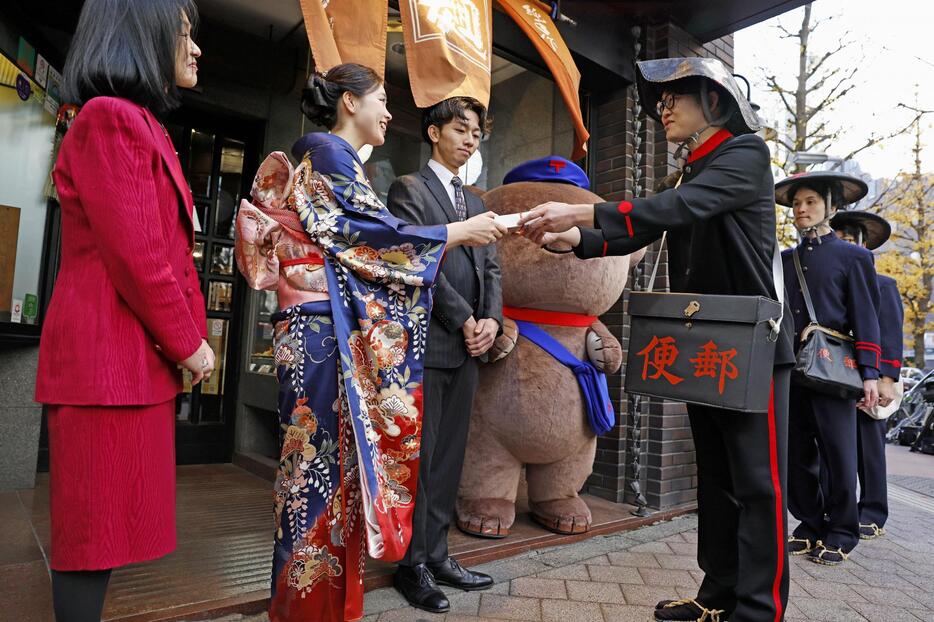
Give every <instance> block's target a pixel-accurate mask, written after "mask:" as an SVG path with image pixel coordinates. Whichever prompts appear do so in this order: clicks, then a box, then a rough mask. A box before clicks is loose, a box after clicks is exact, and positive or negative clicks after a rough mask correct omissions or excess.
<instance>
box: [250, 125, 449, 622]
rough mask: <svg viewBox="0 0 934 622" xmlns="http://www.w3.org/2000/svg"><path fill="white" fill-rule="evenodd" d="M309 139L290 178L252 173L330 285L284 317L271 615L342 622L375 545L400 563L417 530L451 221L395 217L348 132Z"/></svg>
mask: <svg viewBox="0 0 934 622" xmlns="http://www.w3.org/2000/svg"><path fill="white" fill-rule="evenodd" d="M309 144H310V150H309V152H308V153H307V155H306V157H305V158H304V159H303V161H302V162H301V164H300V165H299V166H298V167H297V168H296V169H295V170H294V172H292V171H291V169H290V168H289V172H290V175H289V176H288V178H289V179H290V180H291V181H290V182H287V181H286V178H285V177H284V176H283V175H282V174H281V171H279V172H278V173H276V172H275V167H265V168H264V169H261V170H263V172H264V174H263V178H262V179H260V178H257V180H256V182H255V184H254V200H259V198H264V199H265V200H267V202H269V203H273V202H274V203H275V204H276V205H275V208H276V209H283V210H291V211H292V212H293V213H295V214H297V216H298V219H297V220H298V222H300V223H301V226H303V227H304V229H305V231H307V234H308V239H309V241H310V242H311V243H312V244H313V245H314V246H315V247H317V248H318V249H320V251H321V252H322V253H323V255H324V270H325V272H326V275H327V290H328V292H329V296H330V300H329V301H322V302H309V303H303V304H299V305H295V306H292V307H290V308H288V309H286V310H284V311H282V312H280V313H279V314H277V316H276V318H275V319H276V320H277V324H276V338H275V344H274V348H273V351H274V356H275V360H276V363H277V365H278V368H277V369H278V375H279V383H280V393H279V415H280V426H281V427H280V441H281V455H280V461H279V469H278V474H277V480H276V485H275V493H274V505H275V529H276V532H275V555H274V563H273V594H272V599H271V602H270V610H269V614H270V619H271V620H273V621H277V620H298V619H309V620H311V619H313V620H326V621H328V622H331V621H333V622H337V621H339V620H355V619H358V618H360V617H362V615H363V567H364V563H365V553H369V554H370V555H371V556H372V557H375V558H379V559H385V560H387V561H395V560H397V559H399V558H401V557H402V556H403V555H404V553H405V550H406V548H407V547H408V544H409V541H410V539H411V527H412V525H411V517H412V510H413V505H414V501H415V491H416V477H417V474H418V459H419V447H420V440H421V409H422V361H423V360H424V353H425V339H426V336H427V329H428V320H429V315H430V312H431V285H432V283H433V281H434V278H435V275H436V273H437V270H438V267H439V263H440V260H441V256H442V253H443V250H444V246H445V242H446V232H445V230H444V228H443V227H413V226H410V225H408V224H405V223H403V222H402V221H399V220H398V219H396V218H395V217H394V216H393V215H392V214H390V213H389V212H388V211H387V210H386V208H385V207H384V206H383V204H382V203H381V202H380V201H379V199H378V198H377V196H376V195H375V193H374V192H373V190H372V188H371V187H370V185H369V182H368V181H367V179H366V175H365V174H364V171H363V165H362V163H361V162H360V161H359V159H358V157H357V155H356V153H355V152H354V150H353V149H352V148H351V147H350V145H349V144H347V143H346V142H344V141H343V140H342V139H340V138H338V137H336V136H332V135H329V134H318V135H315V139H314V140H312V141H310V143H309ZM273 157H275V158H276V160H277V161H278V162H279V163H281V162H283V160H284V161H285V162H286V164H287V165H288V163H287V159H285V158H284V156H283V155H282V154H274V155H273V156H270V158H273ZM268 161H269V160H267V162H268ZM288 166H289V167H290V166H291V165H288ZM278 168H279V169H281V168H282V167H281V166H279V167H278ZM274 173H275V174H274ZM257 195H258V196H257Z"/></svg>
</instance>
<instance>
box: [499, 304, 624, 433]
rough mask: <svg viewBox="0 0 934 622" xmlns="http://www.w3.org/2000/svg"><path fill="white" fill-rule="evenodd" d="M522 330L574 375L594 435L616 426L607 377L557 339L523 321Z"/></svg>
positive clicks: (519, 326) (520, 326)
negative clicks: (569, 350)
mask: <svg viewBox="0 0 934 622" xmlns="http://www.w3.org/2000/svg"><path fill="white" fill-rule="evenodd" d="M514 321H515V322H516V326H518V328H519V334H520V335H521V336H523V337H525V338H526V339H528V340H529V341H531V342H532V343H534V344H535V345H537V346H538V347H539V348H541V349H542V350H544V351H545V352H547V353H548V354H550V355H551V356H553V357H554V358H555V359H556V360H557V361H558V362H559V363H561V364H562V365H564V366H566V367H567V368H569V369H570V370H571V371H572V372H574V376H575V377H576V378H577V384H579V385H580V388H581V393H582V394H583V396H584V407H585V408H586V410H587V422H588V423H589V424H590V428H591V429H592V430H593V432H594V434H596V435H597V436H600V435H601V434H606V433H607V432H609V431H610V430H612V429H613V426H614V425H616V412H615V411H614V410H613V403H612V402H611V401H610V391H609V389H608V388H607V384H606V374H604V373H603V372H601V371H599V370H597V368H596V367H594V366H593V364H592V363H590V362H587V361H581V360H579V359H578V358H577V357H576V356H574V355H573V354H571V353H570V352H568V350H567V348H565V347H564V346H563V345H561V343H559V342H558V340H557V339H555V338H554V337H552V336H551V335H549V334H548V333H546V332H545V331H544V330H542V329H541V328H539V327H538V326H536V325H535V324H532V323H531V322H525V321H522V320H514Z"/></svg>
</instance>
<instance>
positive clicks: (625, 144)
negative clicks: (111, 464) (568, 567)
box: [0, 0, 803, 511]
mask: <svg viewBox="0 0 934 622" xmlns="http://www.w3.org/2000/svg"><path fill="white" fill-rule="evenodd" d="M259 4H260V3H250V2H246V1H244V0H204V1H203V2H201V3H199V6H200V7H201V12H202V18H203V19H202V24H201V28H200V31H199V33H198V43H199V45H200V46H201V48H202V50H203V51H204V56H203V58H202V60H201V62H200V67H201V69H200V72H199V74H200V81H199V85H198V87H197V89H195V90H194V91H191V92H186V93H185V94H184V103H183V106H182V108H181V109H180V110H178V111H176V112H175V113H173V114H172V115H171V116H170V117H169V118H168V119H166V127H167V128H168V129H169V131H170V133H171V135H172V139H173V142H174V144H175V146H176V149H177V150H178V153H179V157H180V159H181V162H182V165H183V168H184V169H185V171H186V174H187V177H188V181H189V184H190V185H191V188H192V192H193V194H194V196H195V203H196V211H197V212H198V221H199V223H200V229H201V230H200V231H199V232H198V234H197V236H196V238H197V242H198V247H197V251H198V252H196V267H197V268H198V270H199V274H200V275H201V282H202V291H203V294H204V298H205V301H206V304H207V307H208V309H207V311H208V318H209V326H208V332H209V336H210V340H211V343H212V346H213V347H214V348H215V350H216V351H217V352H218V353H219V355H218V361H219V362H222V365H223V367H218V373H216V374H215V378H214V379H213V381H212V383H209V384H206V385H203V386H200V387H197V388H195V389H194V390H190V391H186V392H185V393H184V394H182V395H181V396H179V398H178V400H177V409H176V410H177V427H176V432H177V443H176V449H177V456H178V461H179V463H185V464H190V463H207V462H231V461H232V462H234V463H237V464H239V465H241V466H243V467H245V468H248V469H249V470H251V471H254V472H256V473H260V474H264V475H266V476H269V477H271V476H272V469H270V468H269V467H271V465H272V464H274V461H275V460H276V459H277V457H278V448H277V444H276V434H277V427H278V423H277V418H276V416H275V408H276V392H277V388H276V382H275V377H274V376H273V372H274V367H273V362H272V358H271V336H272V325H271V324H270V322H269V314H270V312H271V311H273V310H274V305H275V297H274V295H272V296H270V295H269V294H268V293H265V292H253V291H251V290H249V289H248V288H247V287H246V285H245V283H244V282H243V280H242V279H241V278H240V277H239V275H238V274H237V271H236V266H235V265H234V261H233V229H232V223H233V220H234V217H235V214H236V209H237V206H238V205H239V200H240V198H242V197H245V196H248V193H249V188H250V184H251V182H252V175H253V171H255V170H256V168H257V166H258V164H259V162H260V161H261V159H262V158H263V157H264V156H265V154H267V153H269V152H271V151H276V150H279V151H285V152H286V153H288V152H289V151H290V147H291V145H292V143H293V142H294V141H295V140H296V139H297V138H298V137H299V136H301V135H302V134H304V133H305V132H308V131H311V130H314V129H317V128H313V127H311V126H309V125H308V124H307V122H306V121H305V120H304V119H303V117H302V115H301V112H300V109H299V101H300V97H301V90H302V87H303V86H304V82H305V78H306V75H307V72H308V70H309V67H311V66H312V59H311V58H310V53H309V51H308V44H307V40H306V38H305V34H304V29H303V28H302V27H301V22H300V19H301V15H300V12H299V10H298V2H295V3H294V5H295V6H294V7H291V8H288V9H284V8H281V7H279V8H277V7H275V6H270V7H259V6H254V5H259ZM637 4H638V7H636V8H629V7H628V5H629V3H610V2H570V1H569V2H565V3H563V6H562V9H561V10H562V12H563V13H565V14H567V15H568V16H569V17H571V18H572V19H573V20H574V21H575V22H576V26H571V25H567V24H562V25H559V30H560V32H561V34H562V36H564V38H565V40H566V42H567V44H568V46H569V48H570V49H571V51H572V52H573V54H574V57H575V60H576V62H577V64H578V67H579V69H580V71H581V75H582V79H581V93H580V94H581V102H582V109H583V113H584V119H585V122H586V124H587V127H588V130H589V131H590V133H591V140H590V143H589V154H588V156H587V157H586V159H585V160H584V161H582V162H581V164H582V166H583V167H584V169H585V170H586V171H587V173H588V175H589V177H590V179H591V182H592V186H593V188H594V190H595V191H596V193H597V194H599V195H600V196H602V197H603V198H605V199H607V200H617V199H625V198H630V197H632V196H645V195H646V194H647V193H650V192H651V189H652V187H653V186H654V183H655V181H656V180H658V179H660V178H662V177H664V176H665V175H667V174H668V173H669V172H670V171H671V170H672V166H673V159H672V156H671V150H670V148H669V146H668V144H667V143H666V141H665V140H664V135H663V133H662V132H661V129H660V128H659V127H658V126H657V124H656V123H655V122H653V121H652V120H651V119H648V118H647V117H646V115H645V113H644V111H643V110H642V109H641V108H640V104H639V102H638V101H636V99H635V97H634V89H633V87H632V83H633V62H634V61H635V60H637V59H652V58H664V57H668V56H688V55H701V56H713V57H716V58H719V59H720V60H722V61H723V62H724V63H726V64H727V65H728V66H732V58H733V48H732V45H733V43H732V41H733V40H732V36H731V35H730V34H729V33H731V32H733V31H735V30H736V29H738V28H741V27H744V26H747V25H750V24H752V23H755V22H757V21H760V20H762V19H766V18H768V17H771V16H773V15H777V14H778V13H781V12H784V11H787V10H790V9H792V8H795V7H796V6H800V5H801V4H803V2H801V1H799V0H795V1H790V2H774V1H773V2H768V1H765V0H757V1H750V2H732V1H731V2H723V3H717V7H716V8H715V9H714V8H709V7H697V6H694V5H696V4H698V3H690V2H687V1H678V2H643V3H637ZM397 9H398V6H397V3H395V2H390V14H389V32H388V34H387V39H388V40H387V63H386V82H387V91H388V93H389V101H390V109H391V111H392V113H393V116H394V120H393V122H392V124H391V125H390V130H389V134H388V137H387V143H386V145H384V146H383V147H380V148H378V149H376V150H374V151H373V153H372V155H370V157H369V160H368V161H367V172H368V174H369V176H370V178H371V180H372V181H373V185H374V187H375V189H376V190H377V192H379V193H382V194H383V195H385V192H386V191H387V190H388V187H389V184H390V183H391V182H392V180H393V179H394V178H395V177H396V176H398V175H402V174H406V173H410V172H413V171H416V170H418V169H419V168H420V167H421V165H422V164H423V163H424V161H425V160H426V159H427V157H428V148H427V146H425V145H424V144H423V143H422V142H421V138H420V129H419V123H420V113H419V111H418V109H417V108H416V107H415V104H414V101H413V99H412V95H411V92H410V89H409V85H408V78H407V75H406V71H405V57H404V54H405V49H404V46H403V45H402V33H401V29H400V26H399V23H398V22H399V13H398V10H397ZM79 10H80V3H72V2H67V1H65V0H9V2H5V3H4V6H3V7H2V8H0V53H2V58H0V60H4V61H6V62H7V64H8V65H10V64H12V66H13V68H12V69H11V70H9V71H7V72H6V73H9V74H11V78H10V81H11V82H12V84H10V85H8V84H7V80H6V79H4V85H5V86H10V87H11V88H10V89H3V90H2V93H0V143H2V145H3V147H0V175H2V177H0V488H25V487H30V486H32V485H33V482H34V479H35V473H36V471H37V469H39V470H43V469H45V468H46V466H47V452H45V451H44V449H43V448H44V447H45V440H44V434H43V432H42V408H41V406H40V405H38V404H36V403H35V402H33V401H32V396H33V387H34V376H35V367H36V357H37V351H38V338H39V334H40V331H41V323H42V315H43V313H44V310H45V309H46V307H47V305H48V300H49V296H50V295H51V292H52V290H53V288H54V278H55V271H56V266H57V261H58V245H59V242H58V236H59V231H58V220H57V204H56V202H55V200H54V198H50V197H49V195H48V188H47V187H46V186H47V184H46V182H47V179H48V174H49V171H50V169H51V166H52V153H53V146H54V143H55V141H56V137H57V136H58V133H57V132H56V127H55V116H54V114H53V113H51V112H49V111H47V110H46V107H52V106H53V104H54V103H55V90H54V89H55V85H54V80H53V81H50V80H49V78H48V77H47V76H46V77H45V81H44V84H43V83H42V80H40V78H42V77H43V76H42V75H41V72H42V69H41V67H36V66H35V63H36V62H38V57H39V56H41V57H42V58H43V59H44V60H45V61H46V62H47V64H48V65H49V66H50V67H51V68H53V69H57V70H58V71H60V70H61V68H62V66H63V64H64V58H65V55H66V53H67V45H68V41H69V40H70V33H72V32H73V30H74V25H75V24H76V22H77V16H78V12H79ZM493 44H494V58H493V86H492V97H491V105H490V109H491V113H492V115H493V117H494V131H493V133H492V134H491V136H490V137H489V138H488V139H487V140H486V141H484V143H483V144H482V146H481V148H480V160H481V161H479V162H475V163H474V164H472V165H471V166H474V167H475V168H474V169H468V177H472V179H468V181H470V182H472V183H473V184H474V185H476V186H478V187H479V188H481V189H489V188H493V187H495V186H497V185H499V184H500V183H501V182H502V178H503V175H504V174H505V173H506V172H507V171H508V170H509V169H511V168H512V167H513V166H515V165H516V164H519V163H520V162H523V161H525V160H528V159H532V158H537V157H543V156H547V155H551V154H559V155H567V154H569V153H570V151H571V146H572V141H573V127H572V125H571V122H570V119H569V117H568V115H567V112H566V110H565V108H564V104H563V103H562V100H561V96H560V93H559V92H558V89H557V88H556V86H555V84H554V82H553V80H552V78H551V75H550V73H549V71H548V70H547V68H546V67H545V65H544V62H543V61H542V60H541V58H540V56H539V55H538V53H537V52H536V51H535V49H534V47H533V46H532V44H531V42H530V41H529V40H528V39H527V37H526V35H524V34H523V33H522V31H521V30H520V29H519V28H518V27H517V26H516V25H515V24H514V23H513V22H511V21H510V20H509V18H508V17H507V16H506V15H504V14H503V13H500V12H499V11H494V15H493ZM30 48H32V49H33V50H34V52H35V58H34V59H33V61H32V64H31V63H30V62H29V61H28V57H29V56H30V54H29V49H30ZM23 54H25V56H26V58H25V59H23V58H21V57H22V56H23ZM24 60H25V64H23V63H21V62H20V61H24ZM0 73H2V72H0ZM6 73H3V74H2V75H4V76H6ZM21 75H22V78H20V76H21ZM50 75H53V77H54V74H50ZM18 78H20V79H19V83H20V85H22V83H23V80H26V81H28V82H29V83H30V89H31V92H32V94H31V95H30V97H27V98H26V100H25V101H24V100H23V98H22V97H21V94H20V93H17V91H16V82H17V79H18ZM13 97H18V98H19V99H13ZM26 107H29V108H26ZM23 119H28V120H30V122H29V123H23ZM24 128H31V130H30V131H31V133H30V134H28V135H26V134H24V133H23V132H25V131H26V130H25V129H24ZM14 164H15V165H16V166H14ZM17 167H18V168H17ZM6 208H13V209H10V210H8V209H6ZM14 209H15V210H16V214H15V216H16V225H15V227H14V225H13V224H11V223H13V221H14V214H13V210H14ZM9 240H14V241H15V247H16V250H15V251H12V252H11V251H10V249H9ZM657 252H658V251H657V249H653V250H652V251H650V252H649V253H648V255H647V261H646V262H644V263H643V265H650V264H649V262H651V261H653V260H654V257H655V255H656V253H657ZM664 260H665V256H664V252H663V255H662V264H661V268H660V274H661V275H663V276H664V274H665V273H666V272H665V263H664ZM642 272H643V271H642V268H641V267H636V268H635V269H634V274H633V275H632V276H633V278H632V279H631V283H632V287H635V288H640V287H644V286H645V281H646V279H645V278H644V276H643V273H642ZM4 279H6V280H8V281H10V283H11V284H10V286H9V287H7V289H4V283H5V281H4ZM661 283H662V285H664V284H665V283H664V279H663V280H662V282H661ZM8 290H9V291H8ZM27 294H31V296H32V298H29V300H30V303H29V304H28V305H27V304H26V300H27ZM627 294H628V291H627ZM16 301H19V303H20V306H22V307H29V308H28V314H27V313H24V312H22V311H21V312H20V313H19V314H18V315H16V314H14V313H13V310H14V309H13V307H14V306H15V304H14V303H15V302H16ZM626 301H627V295H624V296H623V298H622V299H621V300H620V301H619V302H618V303H617V305H616V306H615V307H614V308H613V309H612V310H611V311H610V312H609V313H607V314H606V315H605V316H604V317H603V318H602V319H603V321H604V323H605V324H607V326H609V327H610V329H611V331H613V333H614V334H615V335H616V336H617V338H619V340H620V342H621V343H622V344H623V345H624V348H625V346H626V343H627V335H628V324H627V319H626V314H625V309H626ZM25 310H26V309H23V311H25ZM80 322H81V318H76V330H80ZM611 391H612V395H613V399H614V402H615V406H616V410H617V413H618V415H619V417H618V424H617V426H616V427H615V428H614V429H613V430H612V431H611V432H610V433H609V434H607V435H605V436H604V437H602V438H600V439H599V443H598V452H597V459H596V462H595V465H594V472H593V475H592V476H591V478H590V479H589V481H588V484H587V488H588V491H589V492H590V493H591V494H594V495H598V496H601V497H604V498H607V499H610V500H613V501H616V502H627V503H633V504H636V505H639V506H640V507H642V506H644V507H645V508H646V511H651V510H654V509H666V508H671V507H674V506H678V505H682V504H685V503H689V502H691V501H693V500H694V498H695V491H696V474H695V467H694V456H693V444H692V442H691V433H690V428H689V425H688V421H687V415H686V411H685V409H684V407H683V405H680V404H673V403H664V402H661V401H659V400H655V399H641V398H639V397H637V396H629V395H627V394H626V393H625V391H624V390H623V375H622V374H619V375H616V376H614V377H612V378H611Z"/></svg>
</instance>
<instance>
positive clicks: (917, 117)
mask: <svg viewBox="0 0 934 622" xmlns="http://www.w3.org/2000/svg"><path fill="white" fill-rule="evenodd" d="M901 105H902V104H899V106H901ZM904 107H905V108H908V106H904ZM922 116H924V112H923V111H922V112H919V113H918V114H916V115H915V117H914V118H913V119H912V120H911V122H910V123H908V124H906V125H904V126H902V127H900V128H899V129H897V130H895V131H894V132H891V133H889V134H886V135H885V136H878V137H877V136H876V135H875V134H873V135H872V136H870V137H869V139H868V140H867V141H866V142H865V143H864V144H863V146H862V147H859V148H857V149H854V150H853V151H851V152H849V153H848V154H846V155H845V156H843V159H844V160H849V159H851V158H853V156H855V155H856V154H857V153H860V152H862V151H865V150H866V149H869V148H870V147H874V146H875V145H878V144H879V143H881V142H883V141H886V140H889V139H890V138H895V137H896V136H900V135H902V134H905V133H906V132H908V130H910V129H911V128H912V126H913V125H914V124H915V123H916V122H918V121H919V120H920V119H921V117H922Z"/></svg>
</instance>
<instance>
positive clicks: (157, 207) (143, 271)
mask: <svg viewBox="0 0 934 622" xmlns="http://www.w3.org/2000/svg"><path fill="white" fill-rule="evenodd" d="M195 20H196V9H195V7H194V5H193V4H191V2H189V1H187V0H87V1H86V2H85V4H84V8H83V10H82V12H81V17H80V20H79V22H78V28H77V31H76V33H75V37H74V40H73V41H72V46H71V49H70V51H69V55H68V60H67V62H66V64H65V101H67V102H70V103H75V104H77V105H79V106H81V111H80V112H79V114H78V116H77V118H76V119H75V121H74V123H73V124H72V126H71V129H70V130H69V131H68V134H67V135H66V137H65V139H64V141H63V142H62V146H61V150H60V152H59V157H58V161H57V162H56V165H55V171H54V173H53V175H54V179H55V183H56V186H57V188H58V193H59V196H60V200H61V207H62V250H61V253H62V258H61V269H60V272H59V275H58V280H57V282H56V285H55V292H54V294H53V296H52V301H51V304H50V307H49V311H48V315H47V319H46V323H45V327H44V329H43V333H42V341H41V345H40V351H39V371H38V378H37V382H36V400H37V401H39V402H42V403H44V404H46V405H47V406H48V421H49V449H50V463H51V474H50V475H51V515H52V516H51V518H52V521H51V528H52V529H51V531H52V556H51V560H50V566H51V568H52V588H53V599H54V608H55V615H56V618H57V619H58V621H59V622H72V621H75V622H84V621H85V620H94V621H96V620H99V619H100V615H101V610H102V608H103V602H104V595H105V593H106V590H107V582H108V580H109V577H110V571H111V569H112V568H115V567H118V566H122V565H125V564H130V563H134V562H140V561H144V560H149V559H154V558H157V557H161V556H163V555H166V554H167V553H169V552H171V551H172V550H173V549H174V548H175V451H174V430H175V428H174V426H175V396H176V394H177V393H179V391H181V386H182V384H181V372H180V370H179V367H183V368H185V369H188V370H190V371H191V372H192V374H193V377H194V382H195V383H197V382H199V381H200V380H201V379H202V378H205V377H208V376H209V375H210V374H211V372H212V370H213V367H214V354H213V353H212V352H211V349H210V347H208V345H207V342H206V341H205V339H204V338H205V336H206V330H205V329H206V322H205V316H204V301H203V299H202V297H201V291H200V287H199V285H198V277H197V275H196V274H195V270H194V264H193V262H192V256H191V252H192V247H193V245H194V229H193V226H192V215H191V214H192V199H191V192H190V190H189V188H188V185H187V184H186V182H185V177H184V175H183V174H182V170H181V167H180V165H179V162H178V157H177V156H176V155H175V149H174V147H173V146H172V143H171V141H170V140H169V137H168V134H167V132H166V131H165V129H164V128H163V127H162V125H161V124H160V123H159V121H158V119H157V116H156V115H162V114H165V113H166V112H168V111H169V110H171V109H172V108H173V107H175V106H177V104H178V102H179V95H178V87H189V88H190V87H193V86H194V85H195V83H196V82H197V58H198V57H199V56H200V55H201V51H200V50H199V49H198V46H197V45H195V43H194V41H192V38H191V28H192V22H194V21H195Z"/></svg>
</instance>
